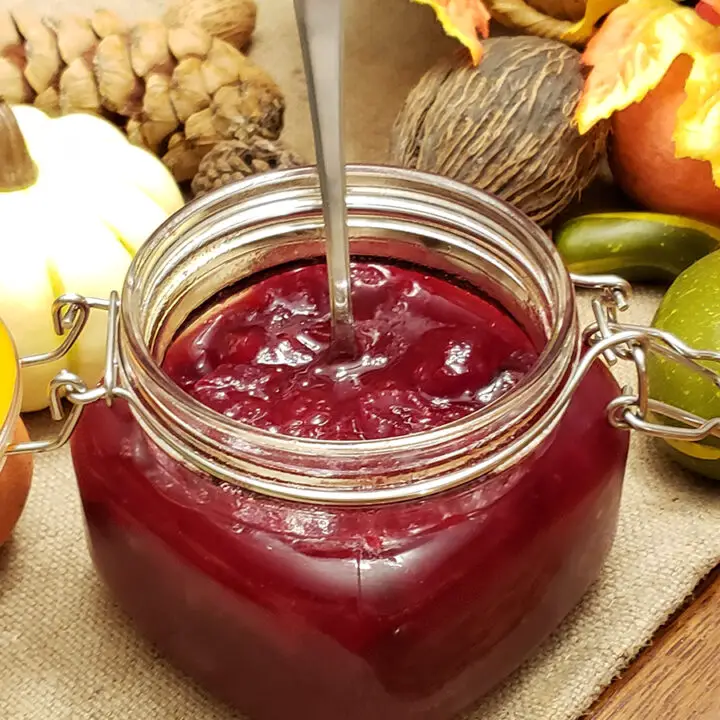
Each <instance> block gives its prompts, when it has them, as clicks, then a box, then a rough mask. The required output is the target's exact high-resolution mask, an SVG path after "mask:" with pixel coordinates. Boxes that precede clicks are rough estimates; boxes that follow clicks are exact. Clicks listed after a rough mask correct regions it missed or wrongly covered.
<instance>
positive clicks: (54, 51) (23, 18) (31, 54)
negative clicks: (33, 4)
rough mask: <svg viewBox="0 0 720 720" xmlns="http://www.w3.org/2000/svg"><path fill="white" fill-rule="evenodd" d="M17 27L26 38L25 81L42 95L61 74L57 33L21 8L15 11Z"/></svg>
mask: <svg viewBox="0 0 720 720" xmlns="http://www.w3.org/2000/svg"><path fill="white" fill-rule="evenodd" d="M12 15H13V19H14V20H15V26H16V27H17V29H18V31H19V32H20V34H21V35H22V36H23V37H24V38H25V40H26V43H25V55H26V64H25V70H24V72H25V79H26V80H27V81H28V83H29V85H30V87H31V88H32V89H33V90H34V91H35V92H36V93H41V92H43V90H45V89H47V88H48V87H50V86H51V85H52V84H53V81H54V80H55V78H56V77H57V75H58V73H59V72H60V53H59V51H58V46H57V39H56V37H55V33H54V32H53V31H52V30H50V28H48V27H47V25H45V23H44V22H43V21H42V18H41V17H40V16H39V15H36V14H35V13H33V12H31V11H29V10H26V9H23V8H20V9H18V10H15V11H13V14H12Z"/></svg>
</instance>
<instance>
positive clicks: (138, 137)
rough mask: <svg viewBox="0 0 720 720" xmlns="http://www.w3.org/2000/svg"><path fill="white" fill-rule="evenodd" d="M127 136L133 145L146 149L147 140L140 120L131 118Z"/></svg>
mask: <svg viewBox="0 0 720 720" xmlns="http://www.w3.org/2000/svg"><path fill="white" fill-rule="evenodd" d="M125 134H126V135H127V136H128V140H129V141H130V142H131V143H132V144H133V145H138V146H139V147H145V138H144V137H143V134H142V130H141V124H140V121H139V120H136V119H135V118H130V119H129V120H128V121H127V124H126V125H125Z"/></svg>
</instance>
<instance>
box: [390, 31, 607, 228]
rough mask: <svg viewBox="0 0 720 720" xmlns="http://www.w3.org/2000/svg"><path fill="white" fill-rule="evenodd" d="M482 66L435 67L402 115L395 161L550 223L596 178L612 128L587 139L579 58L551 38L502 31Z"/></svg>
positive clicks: (449, 63) (450, 63) (459, 62)
mask: <svg viewBox="0 0 720 720" xmlns="http://www.w3.org/2000/svg"><path fill="white" fill-rule="evenodd" d="M484 47H485V54H484V56H483V59H482V62H481V63H480V64H479V66H477V67H473V66H472V65H470V64H469V63H468V62H467V61H466V60H465V58H464V56H463V58H462V59H461V58H460V56H458V57H457V58H455V59H452V60H444V61H442V62H440V63H439V64H438V65H436V66H435V67H434V68H432V69H431V70H430V71H429V72H428V73H427V74H426V75H425V76H424V77H423V78H422V79H421V80H420V82H419V83H418V85H417V86H416V87H415V88H414V89H413V91H412V92H411V93H410V95H409V96H408V98H407V100H406V102H405V105H404V107H403V108H402V110H401V111H400V114H399V115H398V118H397V120H396V122H395V126H394V128H393V133H392V140H391V157H392V160H393V161H394V162H395V163H396V164H398V165H401V166H405V167H410V168H416V169H418V170H423V171H426V172H433V173H437V174H439V175H444V176H447V177H450V178H453V179H455V180H459V181H461V182H464V183H466V184H468V185H472V186H474V187H476V188H478V189H481V190H485V191H486V192H489V193H492V194H494V195H497V196H498V197H500V198H502V199H503V200H505V201H507V202H509V203H510V204H512V205H514V206H515V207H517V208H518V209H519V210H521V211H522V212H524V213H525V214H526V215H527V216H528V217H530V218H531V219H532V220H535V221H536V222H538V223H540V224H541V225H547V224H549V223H550V222H551V221H552V220H553V218H555V217H556V216H557V214H558V213H560V212H561V211H562V210H563V209H564V208H565V207H566V206H567V205H568V204H569V203H570V202H571V201H572V200H573V198H575V197H577V196H578V195H579V194H580V193H581V192H582V191H583V190H584V189H585V188H586V187H587V186H588V184H589V183H590V182H591V181H592V180H593V178H594V177H595V174H596V172H597V169H598V166H599V164H600V161H601V160H602V158H603V156H604V153H605V143H606V137H607V124H605V123H600V124H599V125H598V126H596V127H595V128H594V129H593V130H592V131H591V132H589V133H588V134H587V135H585V136H581V135H580V134H579V132H578V130H577V127H576V124H575V121H574V113H575V108H576V106H577V102H578V100H579V98H580V93H581V91H582V88H583V75H582V71H581V65H580V55H579V53H578V52H577V51H575V50H573V49H572V48H570V47H568V46H567V45H564V44H562V43H560V42H556V41H554V40H546V39H543V38H537V37H499V38H494V39H492V40H488V41H487V42H485V43H484Z"/></svg>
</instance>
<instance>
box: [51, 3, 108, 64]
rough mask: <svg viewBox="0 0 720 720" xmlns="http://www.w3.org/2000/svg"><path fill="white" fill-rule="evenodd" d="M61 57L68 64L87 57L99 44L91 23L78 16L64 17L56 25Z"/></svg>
mask: <svg viewBox="0 0 720 720" xmlns="http://www.w3.org/2000/svg"><path fill="white" fill-rule="evenodd" d="M54 29H55V35H56V36H57V44H58V50H59V51H60V57H61V58H62V60H63V62H65V63H66V64H68V65H69V64H70V63H72V61H73V60H75V59H76V58H80V57H85V56H86V55H88V54H89V53H91V52H92V51H93V50H94V49H95V47H96V46H97V43H98V38H97V35H95V33H94V32H93V29H92V26H91V25H90V22H89V21H88V20H87V19H86V18H83V17H79V16H77V15H64V16H63V17H61V18H59V19H58V20H57V22H55V23H54Z"/></svg>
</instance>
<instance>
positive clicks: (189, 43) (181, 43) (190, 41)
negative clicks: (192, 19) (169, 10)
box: [168, 27, 213, 60]
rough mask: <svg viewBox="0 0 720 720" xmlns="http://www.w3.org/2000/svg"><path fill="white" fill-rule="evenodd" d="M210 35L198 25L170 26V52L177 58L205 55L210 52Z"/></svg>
mask: <svg viewBox="0 0 720 720" xmlns="http://www.w3.org/2000/svg"><path fill="white" fill-rule="evenodd" d="M212 41H213V39H212V37H211V36H210V35H208V34H207V33H206V32H205V31H204V30H202V29H201V28H199V27H171V28H170V29H169V30H168V45H169V47H170V52H171V53H172V54H173V57H175V58H176V59H177V60H183V59H184V58H186V57H205V56H206V55H207V54H208V53H209V52H210V47H211V46H212Z"/></svg>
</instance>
